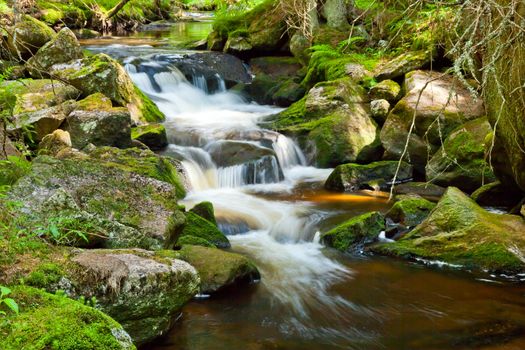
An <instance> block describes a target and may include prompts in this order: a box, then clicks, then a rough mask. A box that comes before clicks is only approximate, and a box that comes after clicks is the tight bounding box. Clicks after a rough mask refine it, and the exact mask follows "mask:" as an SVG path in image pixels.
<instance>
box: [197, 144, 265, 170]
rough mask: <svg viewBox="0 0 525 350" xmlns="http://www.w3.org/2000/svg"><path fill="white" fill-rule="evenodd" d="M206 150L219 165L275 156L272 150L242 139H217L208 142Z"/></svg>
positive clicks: (226, 165) (230, 164)
mask: <svg viewBox="0 0 525 350" xmlns="http://www.w3.org/2000/svg"><path fill="white" fill-rule="evenodd" d="M207 150H208V152H209V153H210V155H211V157H212V159H213V161H214V162H215V163H216V164H217V165H218V166H220V167H229V166H233V165H239V164H244V163H249V162H255V161H258V160H260V159H262V158H264V157H268V156H269V157H275V152H274V150H272V149H269V148H266V147H262V146H259V145H257V144H255V143H252V142H243V141H230V140H223V141H217V142H214V143H212V144H210V145H209V146H208V147H207Z"/></svg>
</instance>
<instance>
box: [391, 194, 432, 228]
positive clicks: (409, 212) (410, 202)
mask: <svg viewBox="0 0 525 350" xmlns="http://www.w3.org/2000/svg"><path fill="white" fill-rule="evenodd" d="M435 206H436V204H435V203H432V202H430V201H428V200H426V199H424V198H423V197H420V196H418V195H401V196H396V202H395V203H394V205H393V206H392V208H390V210H389V211H388V212H387V213H386V214H385V216H386V217H387V218H389V219H391V220H393V221H394V222H395V223H400V224H402V225H404V226H406V227H409V228H411V227H414V226H417V225H419V224H420V223H422V222H423V220H425V219H426V218H427V217H428V215H429V214H430V212H431V211H432V209H434V207H435Z"/></svg>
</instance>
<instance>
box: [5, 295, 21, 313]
mask: <svg viewBox="0 0 525 350" xmlns="http://www.w3.org/2000/svg"><path fill="white" fill-rule="evenodd" d="M2 302H3V303H4V304H5V305H7V307H8V308H10V309H11V311H13V312H14V313H15V314H17V315H18V312H19V309H18V304H17V303H16V301H14V300H13V299H11V298H7V299H4V300H2Z"/></svg>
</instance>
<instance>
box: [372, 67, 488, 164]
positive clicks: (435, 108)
mask: <svg viewBox="0 0 525 350" xmlns="http://www.w3.org/2000/svg"><path fill="white" fill-rule="evenodd" d="M405 85H406V90H407V95H406V96H405V97H403V98H402V99H401V100H400V101H399V102H398V103H397V105H396V106H395V107H394V109H393V110H392V111H391V112H390V114H389V115H388V117H387V119H386V121H385V124H384V126H383V129H382V130H381V142H382V144H383V147H384V148H385V159H396V160H397V159H399V158H400V157H401V155H402V154H403V151H404V149H405V145H406V143H407V138H408V137H409V131H410V127H411V124H412V120H414V118H415V128H414V130H413V131H412V133H411V134H410V141H409V143H408V152H407V155H406V157H407V159H408V160H409V161H410V163H411V164H412V165H414V167H415V168H416V169H417V170H418V171H420V172H421V173H422V172H423V171H424V167H425V165H426V163H427V160H428V158H429V156H431V155H432V154H434V153H435V152H436V151H437V149H438V148H439V147H440V146H441V142H442V139H444V138H446V137H447V136H448V135H450V133H451V132H452V131H453V130H455V129H456V128H458V127H459V126H460V125H462V124H464V123H466V122H467V121H470V120H474V119H477V118H480V117H482V116H483V114H484V108H483V103H482V101H481V100H475V99H474V98H473V97H472V95H471V94H470V92H469V91H468V90H467V89H466V88H464V87H463V86H461V85H460V83H459V82H457V81H455V80H454V79H453V78H452V77H451V76H447V75H444V74H442V73H437V72H423V71H415V72H411V73H410V74H407V77H406V82H405ZM438 120H439V123H438V122H437V121H438Z"/></svg>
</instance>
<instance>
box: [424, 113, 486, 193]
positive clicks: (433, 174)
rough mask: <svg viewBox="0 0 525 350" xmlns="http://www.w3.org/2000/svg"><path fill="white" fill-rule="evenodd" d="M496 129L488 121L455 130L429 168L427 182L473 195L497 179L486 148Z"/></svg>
mask: <svg viewBox="0 0 525 350" xmlns="http://www.w3.org/2000/svg"><path fill="white" fill-rule="evenodd" d="M491 137H492V128H491V127H490V124H489V123H488V121H487V119H486V118H480V119H476V120H473V121H470V122H467V123H465V124H464V125H462V126H460V127H459V128H458V129H456V130H454V131H453V132H452V133H451V134H450V135H449V136H448V137H447V139H446V140H445V142H444V143H443V146H442V147H441V148H440V149H439V150H438V151H437V152H436V153H435V154H434V156H433V157H432V158H431V159H430V161H429V162H428V164H427V166H426V167H425V171H426V177H427V181H429V182H432V183H435V184H437V185H440V186H445V187H447V186H455V187H458V188H459V189H461V190H463V191H466V192H473V191H475V190H476V189H477V188H479V187H480V186H481V185H483V184H484V183H489V182H494V181H495V180H496V178H495V176H494V174H493V172H492V169H491V166H490V164H489V162H488V159H487V158H488V154H487V151H486V149H488V146H489V145H490V143H491Z"/></svg>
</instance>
